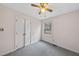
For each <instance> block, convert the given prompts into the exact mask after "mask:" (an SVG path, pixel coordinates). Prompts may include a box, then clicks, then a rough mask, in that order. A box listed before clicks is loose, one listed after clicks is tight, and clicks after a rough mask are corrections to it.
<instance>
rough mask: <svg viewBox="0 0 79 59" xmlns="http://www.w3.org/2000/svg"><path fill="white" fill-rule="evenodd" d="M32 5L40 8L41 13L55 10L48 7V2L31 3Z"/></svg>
mask: <svg viewBox="0 0 79 59" xmlns="http://www.w3.org/2000/svg"><path fill="white" fill-rule="evenodd" d="M31 6H33V7H37V8H40V12H39V14H41V13H43V12H45V11H49V12H52V11H53V10H51V9H49V8H47V6H48V3H40V5H35V4H31Z"/></svg>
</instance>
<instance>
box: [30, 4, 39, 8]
mask: <svg viewBox="0 0 79 59" xmlns="http://www.w3.org/2000/svg"><path fill="white" fill-rule="evenodd" d="M31 6H34V7H38V8H40V6H38V5H35V4H31Z"/></svg>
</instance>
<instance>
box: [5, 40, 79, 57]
mask: <svg viewBox="0 0 79 59" xmlns="http://www.w3.org/2000/svg"><path fill="white" fill-rule="evenodd" d="M6 56H79V54H77V53H74V52H71V51H68V50H66V49H63V48H60V47H57V46H54V45H52V44H49V43H46V42H43V41H39V42H37V43H34V44H31V45H28V46H26V47H24V48H21V49H18V50H16V51H15V52H12V53H9V54H7V55H6Z"/></svg>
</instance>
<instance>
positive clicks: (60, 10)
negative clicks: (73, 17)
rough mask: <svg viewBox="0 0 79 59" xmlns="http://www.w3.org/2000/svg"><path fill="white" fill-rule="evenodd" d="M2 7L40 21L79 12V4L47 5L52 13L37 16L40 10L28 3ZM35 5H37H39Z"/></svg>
mask: <svg viewBox="0 0 79 59" xmlns="http://www.w3.org/2000/svg"><path fill="white" fill-rule="evenodd" d="M35 4H37V3H35ZM2 5H4V6H7V7H9V8H12V9H14V10H17V11H19V12H22V13H24V14H27V15H29V16H32V17H36V18H38V19H40V20H43V19H47V18H50V17H54V16H58V15H61V14H64V13H68V12H71V11H75V10H79V3H49V6H48V7H49V8H50V9H52V10H53V12H52V13H50V12H48V11H46V12H45V13H42V14H41V15H39V14H38V12H39V11H40V9H39V8H36V7H32V6H31V4H30V3H4V4H2ZM37 5H39V3H38V4H37Z"/></svg>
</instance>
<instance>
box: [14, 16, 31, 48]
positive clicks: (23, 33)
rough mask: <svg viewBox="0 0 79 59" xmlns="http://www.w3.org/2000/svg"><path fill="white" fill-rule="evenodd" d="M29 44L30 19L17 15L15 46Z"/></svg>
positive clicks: (20, 46) (19, 46)
mask: <svg viewBox="0 0 79 59" xmlns="http://www.w3.org/2000/svg"><path fill="white" fill-rule="evenodd" d="M28 44H30V20H29V19H28V20H27V19H25V18H22V17H17V18H16V30H15V48H16V49H19V48H22V47H24V46H25V45H28Z"/></svg>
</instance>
